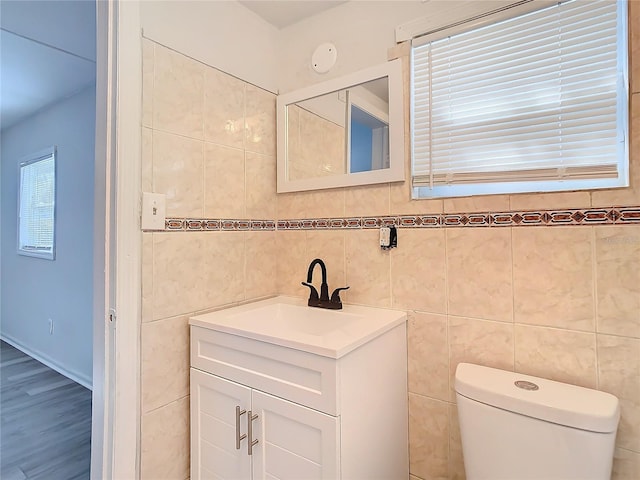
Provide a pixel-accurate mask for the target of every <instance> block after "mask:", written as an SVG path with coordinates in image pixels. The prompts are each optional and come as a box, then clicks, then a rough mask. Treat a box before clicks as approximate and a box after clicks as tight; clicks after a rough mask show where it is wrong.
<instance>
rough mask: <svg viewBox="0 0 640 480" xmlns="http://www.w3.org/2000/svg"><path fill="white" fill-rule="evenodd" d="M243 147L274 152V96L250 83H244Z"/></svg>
mask: <svg viewBox="0 0 640 480" xmlns="http://www.w3.org/2000/svg"><path fill="white" fill-rule="evenodd" d="M244 148H245V150H247V151H249V152H255V153H262V154H264V155H271V156H275V154H276V96H275V95H274V94H273V93H270V92H267V91H266V90H262V89H261V88H258V87H254V86H253V85H250V84H246V85H245V123H244Z"/></svg>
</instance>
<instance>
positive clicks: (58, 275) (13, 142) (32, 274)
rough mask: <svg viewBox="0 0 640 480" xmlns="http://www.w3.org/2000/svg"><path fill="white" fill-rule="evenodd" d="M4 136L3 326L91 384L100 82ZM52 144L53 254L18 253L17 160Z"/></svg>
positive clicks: (16, 340) (32, 350) (12, 338)
mask: <svg viewBox="0 0 640 480" xmlns="http://www.w3.org/2000/svg"><path fill="white" fill-rule="evenodd" d="M1 137H2V140H1V150H0V155H1V159H2V171H1V175H0V180H1V182H2V185H1V189H0V195H1V213H2V217H1V219H2V233H1V244H0V245H1V255H2V258H1V263H0V265H1V266H2V272H1V274H0V275H1V283H0V295H1V297H2V302H1V304H0V313H1V316H0V334H1V335H2V338H4V339H6V340H8V341H9V342H10V343H13V344H15V345H17V346H18V347H19V348H21V349H23V350H24V351H26V352H27V353H29V354H32V355H33V356H35V357H36V358H38V357H39V358H40V359H43V360H45V362H46V363H48V364H50V365H52V366H54V368H56V369H57V370H59V371H61V372H63V373H66V374H67V375H68V376H70V377H71V378H74V379H76V380H78V381H80V382H81V383H83V384H85V385H91V377H92V362H93V356H92V351H93V349H92V331H93V325H92V302H93V285H92V279H93V188H94V157H95V154H94V151H95V145H94V142H95V140H94V139H95V86H93V87H90V88H88V89H85V90H83V91H82V92H80V93H78V94H76V95H74V96H73V97H70V98H67V99H65V100H62V101H60V102H59V103H56V104H54V105H52V106H51V107H49V108H47V109H46V110H43V111H40V112H39V113H37V114H35V115H33V116H32V117H29V118H27V119H26V120H23V121H21V122H20V123H18V124H16V125H14V126H12V127H10V128H8V129H6V130H3V131H2V134H1ZM51 145H56V146H57V148H58V150H57V158H56V170H57V178H56V182H57V183H56V189H57V192H56V258H55V260H54V261H50V260H43V259H40V258H33V257H25V256H22V255H18V254H17V253H16V252H17V246H16V241H17V240H16V228H17V211H18V207H17V201H18V183H19V177H18V171H19V170H18V164H19V163H20V161H21V159H22V158H23V157H24V156H26V155H29V154H31V153H34V152H37V151H39V150H42V149H43V148H46V147H50V146H51ZM49 318H51V319H52V320H53V323H54V331H53V334H50V333H49Z"/></svg>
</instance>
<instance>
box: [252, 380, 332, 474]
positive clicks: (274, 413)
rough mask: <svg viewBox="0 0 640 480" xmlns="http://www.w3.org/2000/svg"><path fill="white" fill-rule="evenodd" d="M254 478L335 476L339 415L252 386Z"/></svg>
mask: <svg viewBox="0 0 640 480" xmlns="http://www.w3.org/2000/svg"><path fill="white" fill-rule="evenodd" d="M252 411H253V413H254V414H258V418H257V419H256V420H255V421H254V423H253V426H254V427H253V431H254V435H253V437H254V438H257V439H258V444H257V445H256V446H255V447H254V448H253V480H276V479H277V480H336V479H338V478H340V477H339V465H340V458H339V452H340V436H339V432H340V428H339V425H338V422H339V417H332V416H330V415H326V414H324V413H321V412H318V411H317V410H312V409H310V408H307V407H303V406H301V405H298V404H296V403H292V402H288V401H286V400H283V399H281V398H278V397H274V396H272V395H268V394H266V393H262V392H259V391H257V390H253V392H252Z"/></svg>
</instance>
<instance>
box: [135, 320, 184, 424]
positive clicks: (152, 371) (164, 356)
mask: <svg viewBox="0 0 640 480" xmlns="http://www.w3.org/2000/svg"><path fill="white" fill-rule="evenodd" d="M141 339H142V352H141V354H142V362H141V364H142V367H141V368H142V371H141V377H142V378H141V383H142V413H143V414H145V413H148V412H150V411H152V410H155V409H157V408H160V407H162V406H163V405H167V404H169V403H171V402H174V401H176V400H178V399H180V398H183V397H185V396H187V395H189V318H188V317H173V318H168V319H164V320H158V321H156V322H149V323H145V324H143V325H142V332H141Z"/></svg>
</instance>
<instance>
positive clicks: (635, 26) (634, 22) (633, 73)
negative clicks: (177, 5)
mask: <svg viewBox="0 0 640 480" xmlns="http://www.w3.org/2000/svg"><path fill="white" fill-rule="evenodd" d="M629 33H630V35H629V38H630V41H631V43H630V45H629V62H630V63H629V73H630V75H629V76H630V80H631V91H632V92H633V93H638V92H640V60H638V59H640V2H638V0H631V1H630V2H629ZM638 476H639V477H640V475H638Z"/></svg>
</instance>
